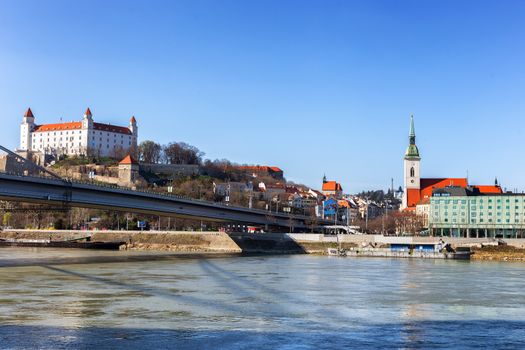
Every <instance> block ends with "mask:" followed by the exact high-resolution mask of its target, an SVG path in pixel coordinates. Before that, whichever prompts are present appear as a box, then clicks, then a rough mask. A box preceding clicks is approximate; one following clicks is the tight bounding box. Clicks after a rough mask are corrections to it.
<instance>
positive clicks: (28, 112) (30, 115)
mask: <svg viewBox="0 0 525 350" xmlns="http://www.w3.org/2000/svg"><path fill="white" fill-rule="evenodd" d="M24 117H26V118H34V116H33V111H31V108H28V109H27V111H26V112H25V114H24Z"/></svg>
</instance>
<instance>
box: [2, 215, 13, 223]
mask: <svg viewBox="0 0 525 350" xmlns="http://www.w3.org/2000/svg"><path fill="white" fill-rule="evenodd" d="M11 216H12V215H11V213H9V212H8V213H4V217H3V218H2V225H4V226H9V222H10V221H11Z"/></svg>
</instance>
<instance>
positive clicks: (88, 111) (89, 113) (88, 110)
mask: <svg viewBox="0 0 525 350" xmlns="http://www.w3.org/2000/svg"><path fill="white" fill-rule="evenodd" d="M84 115H89V116H91V115H92V114H91V110H90V109H89V107H88V109H86V113H84Z"/></svg>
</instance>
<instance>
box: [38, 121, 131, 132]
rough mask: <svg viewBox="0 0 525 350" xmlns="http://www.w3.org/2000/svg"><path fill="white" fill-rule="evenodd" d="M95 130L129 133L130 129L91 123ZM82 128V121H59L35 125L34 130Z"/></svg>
mask: <svg viewBox="0 0 525 350" xmlns="http://www.w3.org/2000/svg"><path fill="white" fill-rule="evenodd" d="M93 126H94V127H95V130H100V131H109V132H114V133H119V134H126V135H131V130H129V129H128V128H126V127H123V126H115V125H109V124H101V123H93ZM79 129H82V122H71V123H60V124H44V125H38V126H36V127H35V130H34V131H35V132H44V131H57V130H58V131H60V130H79Z"/></svg>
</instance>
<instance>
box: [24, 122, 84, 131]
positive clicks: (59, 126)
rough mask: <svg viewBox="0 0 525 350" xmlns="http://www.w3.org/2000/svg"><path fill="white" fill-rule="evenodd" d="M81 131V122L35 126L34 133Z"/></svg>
mask: <svg viewBox="0 0 525 350" xmlns="http://www.w3.org/2000/svg"><path fill="white" fill-rule="evenodd" d="M77 129H82V122H71V123H59V124H44V125H37V126H35V129H34V130H33V131H34V132H44V131H56V130H77Z"/></svg>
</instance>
